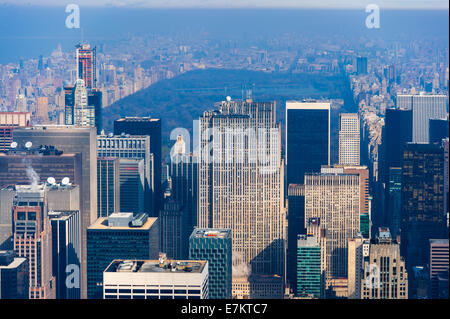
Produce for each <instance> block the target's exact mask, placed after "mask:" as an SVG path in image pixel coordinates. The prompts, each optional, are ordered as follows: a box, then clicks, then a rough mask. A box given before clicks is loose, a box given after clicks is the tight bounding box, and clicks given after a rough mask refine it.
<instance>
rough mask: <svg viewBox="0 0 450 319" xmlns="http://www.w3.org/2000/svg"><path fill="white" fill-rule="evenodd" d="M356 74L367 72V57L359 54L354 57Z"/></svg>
mask: <svg viewBox="0 0 450 319" xmlns="http://www.w3.org/2000/svg"><path fill="white" fill-rule="evenodd" d="M356 74H358V75H362V74H367V57H365V56H359V57H357V58H356Z"/></svg>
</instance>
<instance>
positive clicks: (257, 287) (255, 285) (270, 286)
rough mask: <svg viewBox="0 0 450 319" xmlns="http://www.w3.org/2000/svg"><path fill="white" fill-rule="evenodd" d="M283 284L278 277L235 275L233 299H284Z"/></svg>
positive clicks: (281, 278) (281, 279)
mask: <svg viewBox="0 0 450 319" xmlns="http://www.w3.org/2000/svg"><path fill="white" fill-rule="evenodd" d="M283 282H284V279H283V277H281V276H278V275H254V274H252V275H249V276H237V277H236V276H234V275H233V282H232V287H233V288H232V291H233V299H283V297H284V290H283V287H284V284H283Z"/></svg>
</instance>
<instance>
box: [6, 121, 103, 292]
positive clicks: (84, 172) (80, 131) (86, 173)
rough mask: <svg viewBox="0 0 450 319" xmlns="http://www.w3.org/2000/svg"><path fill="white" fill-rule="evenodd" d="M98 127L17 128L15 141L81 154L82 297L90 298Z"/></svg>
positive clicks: (95, 215) (95, 211) (14, 136)
mask: <svg viewBox="0 0 450 319" xmlns="http://www.w3.org/2000/svg"><path fill="white" fill-rule="evenodd" d="M96 137H97V136H96V131H95V129H94V128H87V127H73V126H65V125H47V126H33V127H32V128H20V129H15V130H14V132H13V138H14V141H16V142H17V143H18V144H19V145H25V143H26V142H28V141H31V142H32V143H33V145H53V146H54V147H55V148H56V149H58V150H61V151H63V152H64V153H80V154H81V181H80V183H77V184H78V185H80V197H81V207H80V213H81V218H80V219H81V243H82V249H81V270H80V273H81V297H82V298H86V286H85V285H86V268H85V267H86V229H87V227H88V226H89V225H90V224H92V223H93V222H94V221H95V220H96V219H97V189H96V188H97V187H96V186H97V154H96Z"/></svg>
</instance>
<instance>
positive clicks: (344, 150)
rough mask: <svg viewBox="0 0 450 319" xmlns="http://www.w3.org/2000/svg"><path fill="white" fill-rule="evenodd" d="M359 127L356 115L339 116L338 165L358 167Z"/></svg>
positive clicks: (345, 114) (343, 114)
mask: <svg viewBox="0 0 450 319" xmlns="http://www.w3.org/2000/svg"><path fill="white" fill-rule="evenodd" d="M359 163H360V125H359V115H358V113H341V114H339V164H341V165H359Z"/></svg>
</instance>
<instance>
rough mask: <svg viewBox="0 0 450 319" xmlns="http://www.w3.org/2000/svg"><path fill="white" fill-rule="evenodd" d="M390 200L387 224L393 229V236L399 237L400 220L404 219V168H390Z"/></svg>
mask: <svg viewBox="0 0 450 319" xmlns="http://www.w3.org/2000/svg"><path fill="white" fill-rule="evenodd" d="M388 192H389V202H388V205H387V208H388V209H387V225H389V229H390V231H391V235H392V238H397V235H398V234H399V233H400V222H401V219H402V216H401V215H402V168H401V167H390V168H389V184H388Z"/></svg>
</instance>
